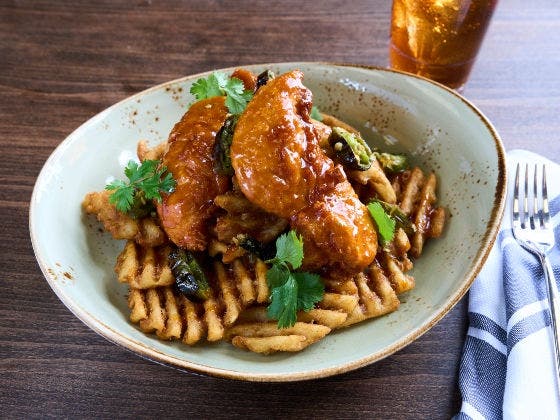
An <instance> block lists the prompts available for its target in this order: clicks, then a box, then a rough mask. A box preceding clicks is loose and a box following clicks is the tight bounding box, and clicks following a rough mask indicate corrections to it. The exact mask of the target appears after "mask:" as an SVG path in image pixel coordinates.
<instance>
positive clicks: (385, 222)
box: [367, 201, 396, 245]
mask: <svg viewBox="0 0 560 420" xmlns="http://www.w3.org/2000/svg"><path fill="white" fill-rule="evenodd" d="M367 208H368V210H369V214H371V217H372V218H373V221H374V222H375V224H376V225H377V231H378V232H379V236H381V244H382V245H385V244H387V243H389V242H391V241H392V240H393V237H394V236H395V225H396V223H395V220H393V219H392V218H391V217H390V216H389V215H388V214H387V213H385V210H384V209H383V206H381V204H380V203H379V202H377V201H372V202H371V203H369V204H368V206H367Z"/></svg>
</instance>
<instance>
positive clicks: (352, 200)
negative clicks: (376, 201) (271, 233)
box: [231, 71, 377, 272]
mask: <svg viewBox="0 0 560 420" xmlns="http://www.w3.org/2000/svg"><path fill="white" fill-rule="evenodd" d="M302 78H303V74H302V73H301V72H300V71H292V72H289V73H286V74H284V75H282V76H280V77H278V78H276V79H272V80H270V81H269V82H268V83H267V84H266V85H264V86H263V87H261V88H260V89H259V90H258V91H257V93H256V94H255V97H254V98H253V100H252V101H251V102H250V103H249V104H248V105H247V108H246V110H245V111H244V112H243V114H242V115H241V116H240V117H239V121H238V123H237V126H236V129H235V134H234V137H233V142H232V146H231V158H232V165H233V168H234V170H235V175H236V177H237V180H238V182H239V187H240V189H241V191H242V192H243V194H244V195H245V196H246V197H247V198H248V199H249V200H250V201H251V202H253V203H255V204H256V205H258V206H259V207H261V208H263V209H264V210H266V211H268V212H270V213H273V214H276V215H278V216H280V217H284V218H289V219H290V222H291V225H292V227H293V228H295V229H296V230H297V231H298V232H299V233H300V234H301V235H302V236H303V240H304V252H305V259H304V266H305V267H306V268H308V269H319V268H322V267H327V266H330V267H337V268H340V269H342V270H344V271H347V272H358V271H361V270H362V269H364V268H365V267H367V266H368V265H369V264H370V263H371V262H372V261H373V259H374V258H375V253H376V251H377V234H376V231H375V228H374V226H373V222H372V220H371V217H370V216H369V213H368V211H367V208H366V207H365V206H364V205H363V204H362V203H361V202H360V201H359V199H358V197H357V195H356V193H355V192H354V190H353V189H352V187H351V185H350V183H349V182H348V180H347V179H346V176H345V174H344V171H343V170H342V168H341V167H340V165H335V163H334V162H333V161H332V160H331V159H330V158H329V157H328V156H327V155H326V154H325V153H324V152H323V150H322V149H321V147H320V146H319V143H318V140H317V133H316V130H315V128H314V126H313V123H312V121H311V119H310V117H309V113H310V111H311V106H312V95H311V92H310V91H309V90H308V89H307V88H306V87H305V86H304V85H303V84H302Z"/></svg>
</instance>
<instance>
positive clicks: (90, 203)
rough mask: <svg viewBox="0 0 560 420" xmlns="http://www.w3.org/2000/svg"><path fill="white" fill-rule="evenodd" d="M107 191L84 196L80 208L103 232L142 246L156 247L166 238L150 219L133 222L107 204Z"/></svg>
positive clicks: (133, 220)
mask: <svg viewBox="0 0 560 420" xmlns="http://www.w3.org/2000/svg"><path fill="white" fill-rule="evenodd" d="M110 194H111V193H110V192H109V191H102V192H91V193H89V194H86V196H85V198H84V201H83V202H82V207H83V209H84V210H85V212H86V213H88V214H94V215H95V216H96V217H97V220H99V221H100V222H101V223H103V227H104V228H105V230H106V231H107V232H109V233H111V235H113V238H115V239H130V240H133V241H135V242H136V243H138V244H140V245H143V246H158V245H161V244H163V243H164V242H166V240H167V238H166V236H165V234H164V232H163V230H161V228H160V227H159V226H158V224H157V223H156V222H155V220H154V219H152V218H151V217H145V218H142V219H139V220H135V219H133V218H131V217H129V216H127V215H126V214H124V213H121V212H120V211H117V209H116V208H115V206H113V205H112V204H111V203H109V195H110Z"/></svg>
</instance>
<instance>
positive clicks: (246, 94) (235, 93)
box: [190, 71, 253, 114]
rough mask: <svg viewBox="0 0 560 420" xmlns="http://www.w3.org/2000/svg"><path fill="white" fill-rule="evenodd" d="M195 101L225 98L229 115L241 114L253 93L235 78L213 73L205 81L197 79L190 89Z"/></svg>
mask: <svg viewBox="0 0 560 420" xmlns="http://www.w3.org/2000/svg"><path fill="white" fill-rule="evenodd" d="M190 92H191V93H192V94H193V95H194V96H195V97H196V99H197V100H199V101H200V100H201V99H206V98H213V97H214V96H225V97H226V106H227V108H228V110H229V112H230V113H232V114H241V113H242V112H243V111H244V110H245V107H246V106H247V103H249V101H250V100H251V99H252V98H253V91H251V90H246V89H245V86H244V85H243V82H242V81H241V80H240V79H238V78H236V77H228V75H227V74H225V73H221V72H218V71H216V72H214V73H212V74H211V75H210V76H208V77H207V78H206V79H204V78H202V79H198V80H197V81H196V82H195V83H194V84H193V85H192V86H191V89H190Z"/></svg>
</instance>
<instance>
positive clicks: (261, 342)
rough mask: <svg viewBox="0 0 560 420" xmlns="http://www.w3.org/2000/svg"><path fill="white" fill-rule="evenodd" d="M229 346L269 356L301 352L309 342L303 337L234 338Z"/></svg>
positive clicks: (293, 335)
mask: <svg viewBox="0 0 560 420" xmlns="http://www.w3.org/2000/svg"><path fill="white" fill-rule="evenodd" d="M231 344H233V345H234V346H235V347H238V348H240V349H245V350H250V351H252V352H254V353H262V354H271V353H276V352H279V351H288V352H295V351H301V350H303V349H304V348H306V347H307V346H309V344H311V343H309V342H307V339H306V337H305V336H304V335H295V334H292V335H276V336H272V337H241V336H236V337H233V339H232V340H231Z"/></svg>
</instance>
